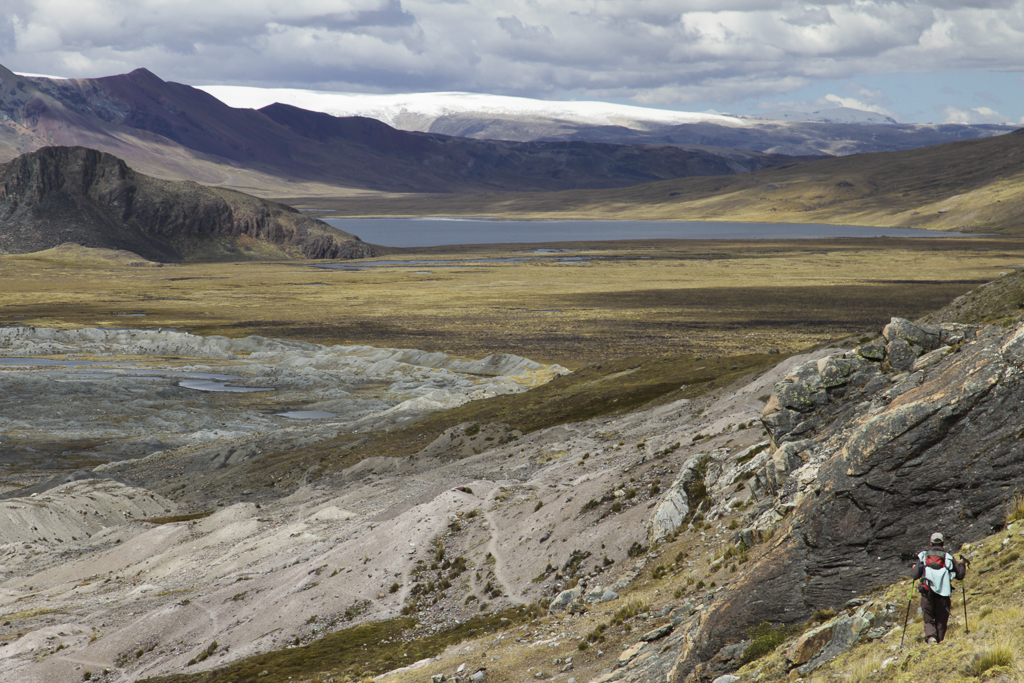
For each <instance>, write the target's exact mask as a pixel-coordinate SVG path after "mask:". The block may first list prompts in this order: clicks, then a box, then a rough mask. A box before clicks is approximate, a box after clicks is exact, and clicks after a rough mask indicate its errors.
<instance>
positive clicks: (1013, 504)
mask: <svg viewBox="0 0 1024 683" xmlns="http://www.w3.org/2000/svg"><path fill="white" fill-rule="evenodd" d="M1020 519H1024V493H1018V494H1017V495H1015V496H1014V497H1013V499H1012V500H1011V501H1010V506H1009V509H1008V510H1007V511H1006V523H1007V524H1009V523H1010V522H1016V521H1017V520H1020Z"/></svg>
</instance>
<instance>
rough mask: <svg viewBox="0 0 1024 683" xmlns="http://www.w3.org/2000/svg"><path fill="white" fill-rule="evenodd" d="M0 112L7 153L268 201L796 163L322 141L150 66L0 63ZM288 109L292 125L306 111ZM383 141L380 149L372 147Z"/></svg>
mask: <svg viewBox="0 0 1024 683" xmlns="http://www.w3.org/2000/svg"><path fill="white" fill-rule="evenodd" d="M0 113H2V115H3V116H2V117H0V159H4V158H7V159H9V158H13V157H15V156H17V155H18V154H19V153H23V152H26V151H31V150H33V149H36V148H38V147H41V146H46V145H71V146H75V145H80V146H85V147H90V148H94V149H100V150H103V151H108V152H111V153H114V154H116V155H117V156H120V157H122V158H124V159H126V160H127V161H128V162H129V163H130V164H131V165H132V166H133V167H136V168H138V169H139V170H140V171H142V172H145V173H147V174H149V175H153V176H158V177H163V178H169V179H189V180H196V181H199V182H204V183H206V184H220V185H225V186H240V187H247V188H248V187H254V186H255V187H256V188H260V191H261V193H262V194H265V195H270V196H284V195H287V194H288V193H289V191H293V190H292V188H293V187H294V186H296V185H301V184H304V183H305V184H309V183H312V184H315V185H318V186H320V187H321V190H322V191H330V190H324V189H323V188H331V187H333V188H335V189H334V190H333V192H334V193H335V194H337V193H343V192H344V191H345V189H358V190H364V191H374V192H382V191H387V192H467V191H485V190H503V189H504V190H507V189H518V190H524V191H540V190H549V189H553V188H555V189H557V188H563V189H567V188H574V187H594V188H608V187H619V186H623V185H628V184H635V183H638V182H646V181H650V180H656V179H664V178H670V177H672V178H674V177H679V176H681V175H688V174H701V175H705V174H710V175H718V174H722V173H734V172H746V171H749V170H753V169H756V168H763V167H766V166H770V165H776V164H779V163H789V162H792V161H794V159H792V158H789V157H783V156H778V155H771V154H762V153H757V152H736V151H730V152H729V153H728V154H725V155H722V154H719V153H718V152H716V151H714V150H703V149H692V150H687V149H681V148H678V147H673V146H658V145H646V146H639V145H614V144H590V143H586V142H572V141H568V142H567V141H555V142H546V143H545V142H534V143H518V142H509V141H481V140H472V139H466V138H460V137H454V136H445V135H439V134H424V133H411V132H407V131H398V130H394V131H391V132H389V133H387V135H386V136H385V135H381V136H380V140H375V139H373V138H362V139H358V140H357V139H354V138H353V137H352V135H351V134H344V132H343V129H344V128H346V127H349V128H352V129H353V131H354V130H364V129H366V127H367V123H366V121H365V119H363V120H360V119H358V118H350V119H337V118H335V119H334V120H333V121H332V122H331V127H332V128H333V130H334V131H335V134H334V135H332V136H331V137H330V138H329V139H327V140H324V139H315V138H309V137H305V136H304V135H303V134H301V131H303V130H306V128H307V127H306V126H299V127H294V126H293V127H292V128H289V127H287V126H283V125H281V124H280V123H278V122H277V121H275V120H274V119H273V117H271V116H268V115H266V113H264V112H260V111H255V110H252V109H236V108H232V107H229V106H228V105H226V104H224V103H222V102H221V101H220V100H217V99H216V98H214V97H213V96H211V95H209V94H207V93H205V92H203V91H201V90H199V89H196V88H192V87H191V86H188V85H183V84H179V83H170V82H166V81H163V80H161V79H160V78H159V77H157V76H156V75H155V74H153V73H152V72H150V71H148V70H146V69H136V70H134V71H132V72H131V73H128V74H122V75H118V76H107V77H103V78H96V79H68V80H52V79H46V78H29V77H19V76H17V75H15V74H14V73H12V72H11V71H9V70H7V69H4V68H3V67H0ZM279 113H280V112H279ZM291 114H292V115H291V119H293V120H294V119H295V118H296V116H297V112H292V113H291ZM303 116H305V117H306V118H307V119H308V118H313V117H315V116H316V113H315V112H307V113H306V114H303ZM297 131H299V132H297ZM339 132H341V133H342V134H338V133H339ZM356 137H358V136H356ZM385 138H386V144H385V145H384V146H383V147H381V148H379V149H378V148H377V147H375V142H376V141H385V140H384V139H385Z"/></svg>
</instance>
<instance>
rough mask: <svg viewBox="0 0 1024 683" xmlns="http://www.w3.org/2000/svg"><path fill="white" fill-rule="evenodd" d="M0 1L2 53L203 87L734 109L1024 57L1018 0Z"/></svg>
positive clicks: (46, 67)
mask: <svg viewBox="0 0 1024 683" xmlns="http://www.w3.org/2000/svg"><path fill="white" fill-rule="evenodd" d="M4 5H5V9H4V16H2V17H0V63H3V64H4V65H5V66H8V67H10V68H14V69H18V70H22V71H31V72H39V73H62V74H66V75H68V76H102V75H109V74H114V73H121V72H126V71H130V70H132V69H134V68H137V67H140V66H145V67H147V68H149V69H150V70H152V71H154V72H155V73H156V74H157V75H159V76H161V77H163V78H166V79H168V80H177V81H183V82H187V83H196V84H201V83H236V84H248V85H266V86H282V87H305V88H317V89H346V90H353V91H365V92H387V91H391V92H395V91H406V92H408V91H430V90H459V91H477V92H492V93H497V94H509V95H523V96H531V97H549V98H558V97H561V96H563V95H564V94H566V93H569V94H571V95H573V96H576V97H581V98H587V99H598V98H603V99H618V100H625V99H630V100H633V101H636V102H640V103H650V104H659V105H663V106H684V105H686V104H688V103H692V102H714V103H716V105H717V106H719V107H723V108H727V107H728V106H729V105H730V104H731V103H734V102H738V101H743V100H749V99H750V98H752V97H753V98H766V99H767V98H771V99H777V98H778V97H779V96H780V95H784V94H785V93H786V92H789V91H791V90H793V89H795V88H799V87H802V86H805V85H807V84H808V83H810V82H812V81H814V80H817V79H850V78H855V77H856V76H857V75H858V74H868V73H886V72H892V71H897V70H898V71H901V72H904V73H913V72H918V71H944V70H947V71H948V70H957V69H961V68H964V66H965V65H968V66H969V68H971V69H975V70H1004V71H1005V70H1024V52H1022V51H1021V49H1020V46H1021V45H1024V0H992V1H988V0H967V1H966V2H964V1H961V0H939V1H938V2H928V3H926V2H923V0H916V1H911V0H825V1H824V2H813V1H812V2H803V1H801V2H797V1H796V0H781V2H780V1H778V0H683V1H682V2H680V1H679V0H631V1H630V2H623V1H622V0H561V1H560V2H558V3H554V2H543V3H542V2H536V0H472V1H468V0H214V1H211V0H174V1H173V2H172V1H171V0H4ZM834 97H836V98H839V99H838V101H840V102H849V103H850V104H848V105H846V106H856V107H857V108H861V109H866V110H868V111H877V112H879V113H887V109H886V108H887V103H886V102H884V101H882V99H884V98H881V97H879V96H878V94H877V93H876V94H870V93H861V92H857V91H853V92H849V93H845V92H844V93H840V94H837V95H835V96H834ZM833 106H834V103H833ZM1001 106H1002V105H1001ZM964 111H967V110H964ZM970 111H976V110H970ZM974 115H975V116H985V114H980V113H977V112H976V113H975V114H974Z"/></svg>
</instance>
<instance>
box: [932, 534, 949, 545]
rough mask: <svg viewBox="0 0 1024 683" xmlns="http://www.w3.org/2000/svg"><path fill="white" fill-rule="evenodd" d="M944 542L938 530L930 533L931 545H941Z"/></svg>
mask: <svg viewBox="0 0 1024 683" xmlns="http://www.w3.org/2000/svg"><path fill="white" fill-rule="evenodd" d="M945 542H946V541H945V539H943V538H942V534H940V533H939V532H938V531H936V532H935V533H934V534H932V545H942V544H943V543H945Z"/></svg>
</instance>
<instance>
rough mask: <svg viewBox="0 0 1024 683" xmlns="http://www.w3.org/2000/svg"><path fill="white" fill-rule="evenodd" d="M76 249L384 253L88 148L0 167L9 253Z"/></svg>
mask: <svg viewBox="0 0 1024 683" xmlns="http://www.w3.org/2000/svg"><path fill="white" fill-rule="evenodd" d="M68 242H72V243H77V244H81V245H82V246H85V247H95V248H106V249H120V250H125V251H130V252H132V253H135V254H138V255H139V256H142V257H143V258H146V259H150V260H153V261H181V260H218V259H234V258H239V259H247V258H273V257H277V258H282V257H283V258H288V257H296V256H300V257H304V258H362V257H366V256H373V255H375V254H376V253H378V251H377V249H375V248H374V247H373V246H372V245H368V244H365V243H364V242H362V241H361V240H360V239H359V238H358V237H355V236H354V235H350V234H348V233H346V232H343V231H341V230H337V229H336V228H332V227H331V226H329V225H327V224H325V223H322V222H321V221H318V220H316V219H314V218H311V217H309V216H304V215H302V214H301V213H300V212H298V211H296V210H295V209H292V208H291V207H286V206H284V205H281V204H275V203H272V202H267V201H264V200H260V199H257V198H256V197H250V196H248V195H244V194H242V193H238V192H234V191H232V190H225V189H217V188H208V187H204V186H202V185H199V184H198V183H194V182H191V181H168V180H159V179H156V178H151V177H149V176H146V175H144V174H141V173H136V172H135V171H133V170H132V169H131V168H129V167H128V165H127V164H126V163H125V162H124V161H123V160H121V159H119V158H117V157H115V156H113V155H112V154H106V153H104V152H99V151H96V150H92V149H87V148H84V147H44V148H42V149H39V150H37V151H35V152H30V153H28V154H24V155H22V156H20V157H18V158H16V159H14V160H13V161H11V162H10V163H8V164H5V165H3V166H2V167H0V252H3V253H26V252H35V251H41V250H44V249H50V248H53V247H57V246H59V245H61V244H65V243H68Z"/></svg>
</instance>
